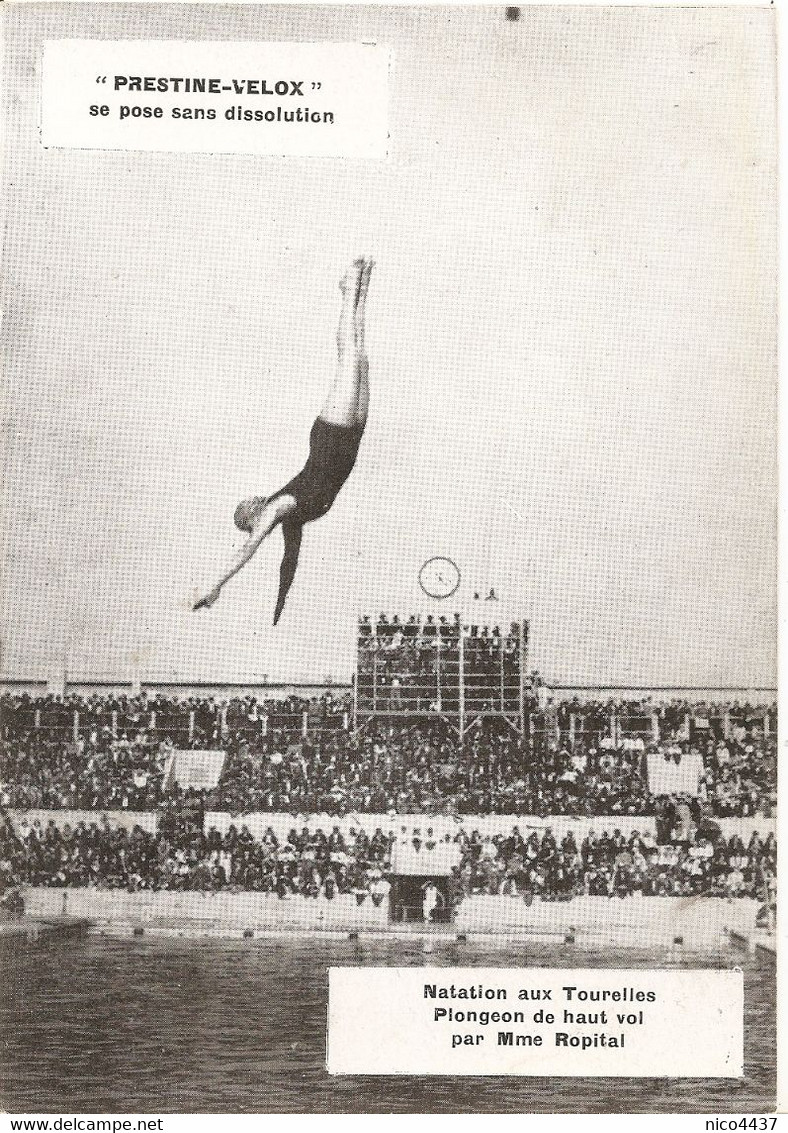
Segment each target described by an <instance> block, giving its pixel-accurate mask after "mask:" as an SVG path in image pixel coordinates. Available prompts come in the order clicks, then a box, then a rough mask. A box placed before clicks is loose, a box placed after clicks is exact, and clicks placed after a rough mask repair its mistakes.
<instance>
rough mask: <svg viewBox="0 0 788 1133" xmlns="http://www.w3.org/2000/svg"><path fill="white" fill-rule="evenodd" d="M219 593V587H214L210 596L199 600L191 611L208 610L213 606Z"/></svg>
mask: <svg viewBox="0 0 788 1133" xmlns="http://www.w3.org/2000/svg"><path fill="white" fill-rule="evenodd" d="M221 592H222V588H221V586H216V587H214V589H213V590H212V591H211V592H210V594H206V595H205V597H204V598H200V600H199V602H195V603H194V605H193V606H192V610H210V608H211V606H212V605H213V604H214V602H215V601H216V599H217V598H218V597H219V595H220V594H221Z"/></svg>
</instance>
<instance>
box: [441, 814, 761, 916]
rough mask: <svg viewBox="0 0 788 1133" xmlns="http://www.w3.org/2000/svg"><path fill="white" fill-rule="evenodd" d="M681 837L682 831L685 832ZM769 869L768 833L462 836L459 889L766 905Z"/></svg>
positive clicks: (558, 897) (546, 897) (554, 897)
mask: <svg viewBox="0 0 788 1133" xmlns="http://www.w3.org/2000/svg"><path fill="white" fill-rule="evenodd" d="M688 833H689V832H688ZM776 868H777V844H776V840H775V838H774V835H773V834H769V835H768V836H767V837H766V838H765V839H763V838H761V837H760V835H758V834H757V833H754V834H753V835H752V837H751V838H750V840H749V844H748V845H746V846H745V845H744V843H743V841H742V839H741V838H740V837H738V836H732V837H731V838H730V839H725V838H724V837H723V836H722V834H721V833H720V831H719V829H718V828H715V827H714V825H713V824H709V825H708V826H707V827H706V828H705V829H704V828H698V829H696V830H695V831H694V833H692V835H691V836H688V837H687V838H686V839H682V840H676V839H673V840H670V841H665V842H659V841H658V840H657V839H656V838H655V837H654V836H653V835H652V834H650V833H649V832H647V831H644V832H643V833H642V834H641V833H639V832H638V831H633V832H632V834H631V835H630V836H629V837H625V835H624V834H622V833H621V831H620V830H613V832H612V834H609V833H608V832H607V831H606V830H602V831H601V833H599V834H596V833H595V832H594V831H589V833H588V834H587V836H586V837H585V838H583V840H582V841H581V843H580V845H579V846H578V845H577V842H576V840H575V837H574V835H573V834H572V833H571V832H569V833H567V834H566V835H565V836H564V837H563V838H562V839H560V840H558V839H557V838H556V836H555V835H554V834H553V832H552V830H550V829H549V828H547V829H546V830H544V831H543V832H541V833H537V832H536V831H532V832H531V833H530V834H529V833H527V831H526V832H525V833H521V832H520V830H519V828H518V827H517V826H515V827H514V829H513V830H512V832H511V834H510V835H508V836H507V837H499V836H493V837H482V836H481V835H480V834H479V833H478V831H474V832H473V833H472V834H471V835H470V836H465V837H464V845H463V857H462V864H461V866H460V870H459V878H458V881H459V890H460V894H461V895H464V896H468V895H472V894H478V893H486V894H496V893H501V894H502V893H508V894H510V895H512V896H520V895H522V896H523V897H524V898H525V899H526V900H530V899H533V897H535V896H538V897H540V898H541V899H542V900H553V901H561V900H564V901H568V900H571V898H573V897H577V896H583V895H585V896H596V897H612V896H619V897H627V896H631V895H633V894H635V893H638V894H641V895H642V896H644V897H663V896H669V897H689V896H700V895H703V896H718V897H754V898H757V899H759V900H763V901H766V900H767V899H771V896H772V895H773V889H774V878H775V874H776Z"/></svg>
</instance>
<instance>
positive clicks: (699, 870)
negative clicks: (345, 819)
mask: <svg viewBox="0 0 788 1133" xmlns="http://www.w3.org/2000/svg"><path fill="white" fill-rule="evenodd" d="M681 833H683V834H684V835H685V837H682V838H680V839H677V838H675V837H673V838H671V839H670V840H668V841H664V842H662V841H659V840H658V839H657V838H655V837H654V836H652V835H651V834H650V833H648V832H647V831H645V832H643V833H642V834H641V833H638V832H637V831H633V832H632V833H631V834H630V835H629V836H628V837H627V836H625V835H624V834H622V833H621V831H620V830H618V829H614V830H613V831H612V833H609V832H608V831H607V830H606V829H603V830H602V831H601V832H600V833H599V834H596V833H594V831H593V830H590V831H589V832H588V834H587V835H586V836H585V837H584V838H583V839H582V841H581V842H580V844H579V845H578V844H577V842H576V840H575V837H574V835H573V834H572V833H571V832H570V833H567V834H565V835H564V837H563V838H561V839H560V840H559V838H557V837H556V835H555V834H554V833H553V831H552V830H551V828H550V827H549V826H542V827H541V828H540V829H539V830H537V829H532V830H531V831H530V832H529V831H528V830H527V829H525V830H524V831H521V830H520V828H519V827H518V826H514V827H513V828H512V830H511V831H510V833H509V834H506V835H504V834H496V835H482V834H481V833H480V832H479V831H478V830H476V829H474V830H471V831H470V832H469V831H467V830H465V829H464V828H461V829H458V831H457V833H456V834H454V835H453V836H452V835H451V834H445V835H444V836H443V838H444V840H445V841H446V842H453V843H456V844H457V849H458V851H459V854H458V861H459V864H457V865H454V866H453V867H452V872H451V877H450V878H448V879H447V887H446V902H447V904H449V905H451V906H456V905H457V904H458V903H459V902H460V901H462V900H463V899H465V898H467V897H470V896H474V895H478V894H490V895H493V894H497V895H503V896H510V897H517V898H522V899H523V900H525V901H526V902H530V901H531V900H533V898H534V897H538V898H540V899H541V900H553V901H568V900H571V899H572V898H573V897H577V896H582V895H590V896H607V897H613V896H618V897H626V896H631V895H633V894H641V895H643V896H680V897H684V896H700V895H704V896H720V897H743V896H744V897H753V898H756V899H758V900H762V901H764V902H770V901H771V900H772V899H773V896H774V878H775V873H776V853H777V851H776V841H775V838H774V835H773V834H769V835H768V836H767V837H766V838H762V837H761V836H760V835H758V834H757V833H754V834H753V835H752V837H751V838H750V840H749V843H748V844H746V845H745V843H744V842H743V841H742V839H741V838H740V837H738V836H733V837H730V838H728V839H726V838H725V837H724V836H723V835H722V834H721V832H720V830H719V828H717V827H715V826H714V824H713V823H709V824H707V825H706V826H702V827H698V828H694V829H692V830H690V829H686V830H683V831H682V832H681ZM430 834H431V832H427V833H426V834H421V833H420V832H419V831H416V830H414V831H406V829H405V828H404V827H403V828H402V833H401V834H400V835H395V834H393V833H391V832H388V833H384V831H383V829H382V828H380V827H378V828H377V829H376V830H375V831H374V833H373V834H372V835H371V836H370V835H369V834H367V833H365V832H364V831H363V830H362V829H361V828H360V827H359V828H354V829H351V830H350V831H349V833H348V834H347V835H344V834H343V833H342V832H341V830H340V829H339V827H338V826H334V828H333V829H332V830H331V831H330V833H328V834H326V833H325V831H324V830H322V829H319V828H318V829H310V828H309V827H306V826H304V827H302V828H301V829H300V830H298V829H296V828H295V827H294V828H293V829H291V830H290V831H289V833H288V835H287V836H286V837H285V838H282V839H279V838H277V836H276V834H275V833H274V831H273V829H272V828H271V827H268V829H267V830H266V831H265V833H264V834H263V835H262V837H260V838H256V837H254V836H253V835H252V834H251V833H250V831H249V830H248V828H247V827H246V826H245V825H243V824H241V825H240V827H239V826H235V825H232V826H230V827H229V829H228V830H227V832H226V833H225V834H221V833H220V832H219V831H218V830H216V829H215V828H210V829H209V830H208V831H207V832H203V831H202V830H200V829H197V828H194V827H192V826H191V825H189V824H184V823H181V822H180V821H179V820H178V819H177V818H175V817H172V816H168V815H165V816H164V817H163V819H162V821H161V823H160V825H159V829H158V831H157V832H156V833H151V832H146V831H145V830H143V829H142V828H141V827H140V826H135V827H134V828H133V829H132V830H126V829H125V828H123V827H116V828H114V829H113V828H111V827H110V826H109V825H106V824H102V825H100V824H98V823H90V824H88V823H85V822H80V823H78V824H76V825H74V826H68V825H65V826H64V827H63V828H62V829H60V828H58V826H56V825H55V823H54V822H52V821H50V822H49V823H48V824H46V825H43V824H41V823H38V822H36V823H33V824H32V825H31V827H30V828H29V829H28V830H27V832H26V833H23V834H18V833H16V832H15V831H14V829H13V827H12V825H11V824H10V822H6V821H3V822H2V825H1V826H0V891H2V892H3V893H4V892H7V891H9V890H11V889H13V888H14V887H16V886H19V885H22V884H30V885H36V886H57V887H75V886H76V887H84V886H94V887H100V888H105V889H123V890H126V891H129V892H136V891H139V890H163V889H175V890H191V891H199V892H219V891H228V890H229V891H236V892H237V891H254V892H260V893H271V894H275V895H276V896H277V897H279V898H280V899H283V900H284V899H286V898H288V897H290V896H293V895H296V894H300V895H301V896H305V897H312V898H316V899H317V898H325V899H329V900H330V899H332V898H333V897H335V896H337V895H339V894H354V895H355V897H356V900H357V901H358V903H359V904H361V903H362V902H363V901H364V900H366V899H367V898H369V899H370V900H371V901H372V902H373V903H374V904H376V905H379V904H381V903H382V901H383V900H384V899H386V898H387V896H388V894H389V892H390V890H391V882H390V880H389V876H390V874H391V870H392V856H393V853H394V850H395V845H394V844H395V842H396V840H397V838H398V837H400V838H402V839H405V840H408V841H410V842H412V844H413V848H414V849H415V850H416V851H417V852H422V853H423V854H424V855H426V856H427V857H430V856H431V855H434V852H435V849H436V843H437V837H438V836H436V840H435V841H433V842H430V841H429V838H430ZM437 849H438V850H439V849H440V847H439V846H438V847H437ZM432 860H435V859H434V857H433V859H432ZM424 868H425V872H426V871H428V870H429V869H430V868H431V866H430V865H427V864H425V867H424Z"/></svg>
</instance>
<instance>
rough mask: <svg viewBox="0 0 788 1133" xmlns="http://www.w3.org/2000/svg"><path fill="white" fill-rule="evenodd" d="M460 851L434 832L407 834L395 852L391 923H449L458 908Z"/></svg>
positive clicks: (393, 848) (398, 843)
mask: <svg viewBox="0 0 788 1133" xmlns="http://www.w3.org/2000/svg"><path fill="white" fill-rule="evenodd" d="M459 864H460V847H459V846H458V845H457V843H456V842H454V841H452V840H449V841H446V837H445V836H444V838H443V839H441V838H440V836H439V835H437V834H435V833H433V831H432V830H431V828H429V827H428V828H425V829H424V830H419V829H418V828H417V829H410V830H408V832H407V833H405V832H403V833H402V835H401V836H400V838H398V839H397V841H396V842H395V843H394V845H393V846H392V850H391V876H390V880H391V893H390V902H391V905H390V908H391V919H392V921H394V922H403V921H405V922H411V923H414V922H419V923H434V924H440V923H444V924H445V923H446V922H448V921H450V920H451V919H452V913H453V906H454V891H453V889H454V871H455V870H456V869H457V868H458V867H459Z"/></svg>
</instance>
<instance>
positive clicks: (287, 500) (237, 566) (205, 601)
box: [192, 495, 296, 610]
mask: <svg viewBox="0 0 788 1133" xmlns="http://www.w3.org/2000/svg"><path fill="white" fill-rule="evenodd" d="M295 507H296V501H295V499H294V498H293V496H289V495H284V496H278V497H277V498H276V499H275V500H272V501H271V502H270V503H268V504H266V505H265V507H264V508H263V510H262V511H261V512H260V515H259V517H258V518H257V520H256V521H255V524H254V527H253V528H252V532H251V534H250V536H249V538H248V539H247V540H246V542H245V543H244V545H243V547H241V549H240V551H238V553H237V554H236V555H234V556H233V559H232V561H231V562H230V564H229V566H228V567H227V570H226V571H225V572H224V574H223V575H222V577H221V578H220V579H219V581H218V582H217V584H216V586H215V587H214V588H213V590H211V591H210V592H209V593H208V594H206V595H205V597H204V598H200V600H199V602H195V603H194V605H193V606H192V609H193V610H203V609H205V610H207V609H210V607H211V606H212V605H213V604H214V602H215V601H216V599H217V598H218V597H219V594H220V593H221V590H222V587H223V586H224V584H225V583H226V582H229V581H230V579H231V578H232V577H233V576H234V575H236V574H237V573H238V571H239V570H241V568H242V567H245V566H246V564H247V563H248V562H249V560H250V559H251V557H252V555H254V553H255V552H256V551H257V549H258V547H259V546H260V544H261V543H262V541H263V540H264V539H265V538H266V537H267V536H268V535H270V534H271V532H272V531H273V529H274V528H275V527H276V525H277V524H278V523H281V522H282V520H283V519H285V518H286V517H287V516H288V515H289V514H290V513H291V512H292V511H294V510H295Z"/></svg>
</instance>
